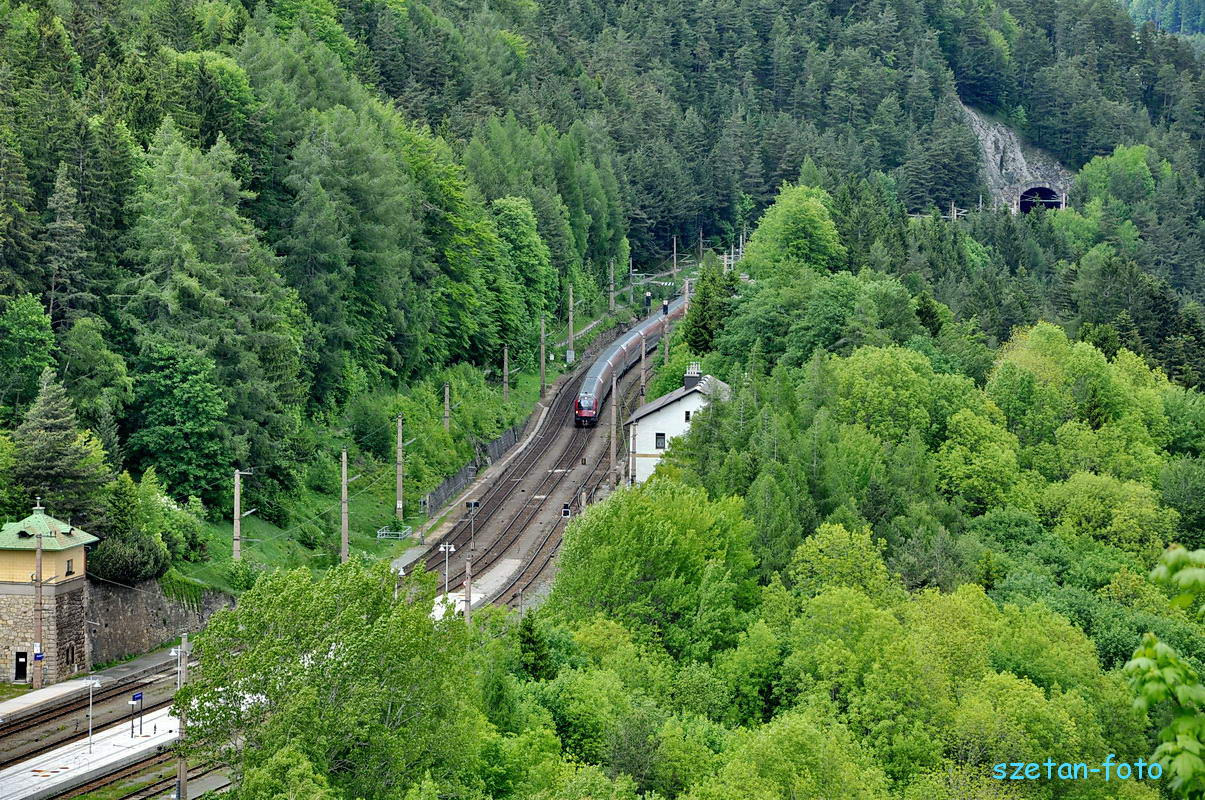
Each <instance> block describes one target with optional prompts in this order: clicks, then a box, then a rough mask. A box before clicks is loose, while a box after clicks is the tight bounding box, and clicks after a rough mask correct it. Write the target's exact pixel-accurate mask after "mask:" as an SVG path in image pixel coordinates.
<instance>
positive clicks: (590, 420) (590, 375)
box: [573, 297, 686, 428]
mask: <svg viewBox="0 0 1205 800" xmlns="http://www.w3.org/2000/svg"><path fill="white" fill-rule="evenodd" d="M685 309H686V298H684V297H679V298H676V299H674V300H671V301H666V302H664V303H662V305H661V310H660V311H658V312H657V313H655V314H653V315H652V316H650V317H647V318H645V319H644V320H642V321H641V322H640V323H639V324H638V325H636V326H635V327H634V328H632V329H631V330H630V331H628V332H627V333H625V334H623V335H622V336H620V337H619V339H618V340H616V342H615V343H614V344H612V345H611V346H610V347H608V348H607V349H606V350H605V351H603V353H602V354H601V355H600V356H599V357H598V360H596V361H595V362H594V363H593V364H592V365H590V369H589V370H588V371H587V372H586V377H585V378H583V379H582V386H581V389H579V390H578V394H577V399H576V400H574V402H573V424H574V426H575V427H578V428H581V427H583V426H586V427H592V426H594V425H597V424H598V420H599V417H600V416H601V414H602V406H603V403H605V402H606V400H607V395H609V394H610V393H611V377H612V376H614V377H615V378H619V376H620V375H623V374H624V373H625V372H627V371H628V370H629V369H631V368H632V366H633V365H634V364H635V363H636V362H637V361H639V360H640V342H641V340H642V339H643V341H644V346H645V348H646V351H647V350H651V349H653V348H655V347H656V346H657V342H659V341H661V337H662V335H663V334H664V333H665V331H666V329H667V328H668V327H669V323H670V320H673V319H677V318H678V317H680V316H682V314H683V312H684V310H685Z"/></svg>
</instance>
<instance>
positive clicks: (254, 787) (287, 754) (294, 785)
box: [239, 745, 338, 800]
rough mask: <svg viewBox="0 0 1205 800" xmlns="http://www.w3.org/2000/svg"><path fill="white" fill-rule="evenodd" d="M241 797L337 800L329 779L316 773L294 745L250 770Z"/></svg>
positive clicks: (270, 799) (245, 777) (256, 799)
mask: <svg viewBox="0 0 1205 800" xmlns="http://www.w3.org/2000/svg"><path fill="white" fill-rule="evenodd" d="M239 797H240V798H245V800H290V798H297V797H308V798H313V800H336V798H337V797H338V795H337V794H336V792H335V791H334V790H332V789H331V788H330V785H329V784H328V782H327V780H326V777H325V776H324V775H322V774H321V773H319V772H315V770H314V765H313V764H312V763H311V762H310V760H309V759H308V758H306V756H305V753H303V752H301V750H299V749H298V748H297V747H296V746H294V745H285V746H284V747H282V748H281V749H279V750H277V751H276V752H274V753H272V755H270V756H268V757H267V758H263V759H262V762H261V763H260V764H259V765H257V766H253V767H249V768H248V769H247V773H246V775H244V776H243V781H242V785H241V786H240V787H239Z"/></svg>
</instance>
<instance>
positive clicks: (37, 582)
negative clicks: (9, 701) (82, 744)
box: [33, 497, 45, 689]
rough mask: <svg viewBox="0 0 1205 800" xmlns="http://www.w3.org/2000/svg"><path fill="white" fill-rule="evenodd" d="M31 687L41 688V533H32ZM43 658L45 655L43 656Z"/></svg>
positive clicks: (36, 508)
mask: <svg viewBox="0 0 1205 800" xmlns="http://www.w3.org/2000/svg"><path fill="white" fill-rule="evenodd" d="M41 510H42V498H40V497H39V498H38V500H37V502H36V503H35V504H34V511H41ZM33 564H34V566H33V639H34V642H33V688H34V689H41V688H42V664H43V663H44V662H43V661H42V659H40V658H38V656H39V655H42V534H41V533H38V532H35V533H34V562H33ZM43 658H45V656H43Z"/></svg>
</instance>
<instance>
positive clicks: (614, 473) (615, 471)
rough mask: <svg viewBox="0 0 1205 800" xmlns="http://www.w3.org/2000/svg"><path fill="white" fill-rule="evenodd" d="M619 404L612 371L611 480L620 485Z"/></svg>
mask: <svg viewBox="0 0 1205 800" xmlns="http://www.w3.org/2000/svg"><path fill="white" fill-rule="evenodd" d="M617 405H619V395H618V394H616V393H615V372H614V370H612V371H611V481H612V483H614V484H615V485H616V486H618V485H619V464H617V463H616V461H615V447H616V442H615V407H616V406H617Z"/></svg>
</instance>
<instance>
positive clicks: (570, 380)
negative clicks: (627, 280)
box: [418, 332, 622, 591]
mask: <svg viewBox="0 0 1205 800" xmlns="http://www.w3.org/2000/svg"><path fill="white" fill-rule="evenodd" d="M619 335H622V332H621V333H620V334H619ZM613 339H614V337H607V343H609V342H610V341H612V340H613ZM606 346H607V344H606V343H603V342H595V343H594V344H593V345H592V346H591V348H590V351H588V352H592V353H597V352H598V351H600V350H601V349H602V348H604V347H606ZM589 363H590V362H589V361H588V360H587V359H586V358H583V359H582V361H581V362H579V365H578V367H576V368H575V369H574V370H573V371H572V372H570V373H568V377H567V379H566V380H564V381H563V382H562V383H561V386H560V388H559V389H558V390H557V392H556V394H555V395H554V396H553V398H552V403H551V404H550V406H549V407H548V413H547V414H546V415H545V417H544V420H543V422H542V423H541V424H540V426H539V428H537V432H536V435H535V438H534V439H533V441H532V443H531V444H530V445H529V446H528V447H527V448H526V450H524V451H523V452H522V453H520V454H519V455H518V456H517V457H516V458H515V459H514V461H513V462H512V463H511V464H510V465H509V466H507V468H506V469H505V470H504V471H503V472H502V474H501V475H499V476H498V477H496V478H494V479H493V481H492V483H491V485H489V486H488V487H487V488H486V490H485V492H484V494H483V495H482V496H481V497H480V498H479V502H480V503H481V505H480V506H479V507H478V509H477V515H476V520H475V521H473V520H470V518H469V517H468V515H463V516H461V518H460V519H459V520H457V521H456V523H455V525H453V527H452V529H451V530H450V531H449V532H448V533H447V535H445V536H444V537H443V538H441V539H440V540H439V541H438V542H435V543H433V544H432V545H431V546H430V547H428V548H427V551H426V552H425V553H423V555H422V556H421V557H420V558H419V559H418V561H425V562H426V565H427V569H429V570H431V571H437V572H439V573H440V575H441V577H442V576H443V575H444V559H443V558H442V556H441V555H440V552H439V546H440V545H441V544H449V543H450V544H451V545H452V546H453V547H455V548H456V552H457V554H461V553H463V554H464V555H467V554H468V549H469V546H470V544H471V541H472V540H473V539H474V538H475V537H474V530H475V528H481V527H483V526H485V525H486V524H487V523H489V522H491V521H492V520H493V519H494V517H495V516H496V515H497V514H499V512H501V511H503V509H504V508H506V506H507V503H508V502H509V501H510V500H511V499H512V498H513V497H514V496H515V493H516V492H517V491H518V490H519V486H520V483H521V482H522V479H523V477H524V476H526V475H528V474H529V473H531V472H532V471H533V470H534V469H535V468H536V467H537V466H538V465H539V464H540V463H541V462H542V461H543V460H544V459H545V458H546V457H548V456H549V454H550V453H552V452H553V450H554V448H555V447H556V446H557V445H558V444H559V443H561V442H563V441H565V437H564V435H563V434H564V431H565V430H566V429H569V430H570V431H573V430H574V428H573V426H571V425H569V420H570V419H571V418H572V417H571V413H572V410H573V401H574V398H575V397H576V395H577V391H576V389H577V387H578V385H579V384H580V382H581V369H582V367H584V366H585V365H587V364H589ZM579 432H580V433H587V431H584V430H583V431H579ZM578 438H579V437H572V436H571V438H570V443H569V444H567V445H566V446H565V447H563V448H562V450H561V452H560V453H559V454H558V455H557V456H556V461H555V463H554V464H553V466H552V471H550V472H549V473H548V475H547V476H546V479H545V480H544V481H542V482H541V487H545V488H547V491H545V488H540V489H536V490H535V491H532V492H530V495H529V496H530V498H531V499H532V500H534V499H535V498H537V497H538V496H540V495H543V496H544V499H546V498H547V495H549V494H551V493H552V492H553V491H554V490H555V489H556V488H557V487H559V486H560V485H561V482H562V481H563V479H564V477H565V475H566V474H568V473H567V472H556V470H568V469H570V468H571V465H572V464H574V463H576V462H577V461H578V460H580V459H581V453H582V451H584V449H585V447H586V446H587V444H588V437H580V441H577V440H578ZM574 442H576V444H577V447H578V449H577V450H575V451H574V453H573V454H572V456H571V457H570V455H569V454H568V452H567V450H566V448H569V447H572V446H573V444H574ZM541 507H543V500H540V501H539V502H537V503H536V504H535V505H534V506H533V505H532V504H531V502H530V501H529V502H528V503H525V504H524V509H523V511H530V513H529V514H527V519H526V520H525V521H523V522H522V523H521V524H516V522H517V518H518V517H520V516H523V514H522V513H520V514H518V515H516V518H513V519H511V520H509V521H508V522H507V524H506V526H505V529H504V530H503V532H502V533H500V534H498V535H497V536H496V537H492V538H491V540H490V541H489V542H487V543H485V544H484V546H483V547H482V548H480V552H479V553H478V557H477V558H476V559H475V560H474V563H473V567H474V573H475V574H477V575H483V574H484V573H485V570H487V569H489V567H491V566H493V565H494V564H495V563H497V562H498V561H499V560H500V559H501V558H502V557H503V556H504V555H505V553H506V551H507V549H508V548H509V547H511V546H512V545H513V544H514V543H515V542H516V541H517V540H518V538H519V536H520V535H521V534H522V531H523V529H524V528H525V527H526V526H527V525H528V524H529V523H530V521H531V520H532V519H534V517H535V515H536V514H537V513H539V510H540V508H541ZM502 542H505V544H504V545H503V546H501V547H499V544H500V543H502ZM463 562H464V556H463V555H458V557H454V558H452V559H450V560H449V564H448V574H447V579H448V581H447V583H448V590H449V591H452V590H453V587H459V586H460V585H461V584H462V583H463V581H464V564H463Z"/></svg>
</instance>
